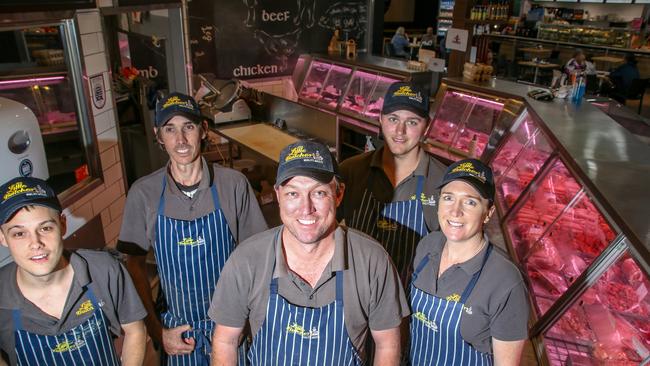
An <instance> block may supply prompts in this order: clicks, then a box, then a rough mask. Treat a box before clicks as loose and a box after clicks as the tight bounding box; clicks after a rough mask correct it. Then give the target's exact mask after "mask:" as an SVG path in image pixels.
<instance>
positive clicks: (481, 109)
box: [426, 90, 503, 160]
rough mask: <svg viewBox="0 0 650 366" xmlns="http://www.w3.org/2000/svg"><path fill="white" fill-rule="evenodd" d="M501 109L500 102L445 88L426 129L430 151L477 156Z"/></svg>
mask: <svg viewBox="0 0 650 366" xmlns="http://www.w3.org/2000/svg"><path fill="white" fill-rule="evenodd" d="M501 110H503V103H500V102H498V101H495V100H491V99H487V98H482V97H478V96H475V95H472V94H467V93H464V92H460V91H455V90H449V91H447V92H446V93H445V95H444V97H443V100H442V102H441V103H440V106H439V107H438V110H437V112H436V116H435V118H434V120H433V123H432V124H431V126H430V127H429V130H428V131H427V135H426V142H427V143H429V144H431V151H432V152H433V153H435V154H438V155H441V156H443V157H446V158H449V159H452V160H458V159H461V158H464V157H472V158H479V157H480V156H481V154H482V153H483V151H484V150H485V147H486V146H487V143H488V140H489V136H490V133H491V131H492V128H493V126H494V123H495V122H496V119H497V118H498V116H499V113H501ZM447 150H449V151H450V152H451V154H449V153H448V152H447Z"/></svg>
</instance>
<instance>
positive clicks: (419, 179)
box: [415, 175, 424, 201]
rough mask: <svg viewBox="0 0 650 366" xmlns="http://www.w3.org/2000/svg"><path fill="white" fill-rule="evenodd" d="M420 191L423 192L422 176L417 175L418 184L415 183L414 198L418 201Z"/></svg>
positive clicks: (420, 194)
mask: <svg viewBox="0 0 650 366" xmlns="http://www.w3.org/2000/svg"><path fill="white" fill-rule="evenodd" d="M422 192H424V176H423V175H418V185H417V189H416V190H415V199H416V200H418V201H420V196H422Z"/></svg>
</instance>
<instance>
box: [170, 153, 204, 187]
mask: <svg viewBox="0 0 650 366" xmlns="http://www.w3.org/2000/svg"><path fill="white" fill-rule="evenodd" d="M200 159H201V165H202V170H201V181H200V182H199V186H198V188H197V191H201V190H204V189H207V188H210V187H211V186H212V180H213V178H214V174H213V172H212V169H210V167H209V166H208V162H207V161H206V160H205V158H203V157H202V156H201V157H200ZM170 165H171V160H170V161H169V162H167V168H166V169H165V174H167V189H169V190H170V192H172V193H173V194H179V195H183V192H181V190H180V189H178V186H176V184H174V182H175V180H174V177H172V173H171V171H170V169H169V167H170Z"/></svg>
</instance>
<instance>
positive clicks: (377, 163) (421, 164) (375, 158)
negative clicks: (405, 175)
mask: <svg viewBox="0 0 650 366" xmlns="http://www.w3.org/2000/svg"><path fill="white" fill-rule="evenodd" d="M384 148H385V146H382V147H380V148H379V149H377V150H375V151H374V152H373V153H372V158H371V159H370V166H371V167H373V168H379V169H382V170H383V169H384V167H383V165H382V154H383V153H384ZM426 154H427V153H426V152H425V151H424V149H420V157H419V159H420V160H419V161H418V166H417V167H416V168H415V170H414V171H413V174H412V175H413V176H417V175H422V176H425V177H426V176H427V174H428V173H429V163H430V159H428V156H427V155H426Z"/></svg>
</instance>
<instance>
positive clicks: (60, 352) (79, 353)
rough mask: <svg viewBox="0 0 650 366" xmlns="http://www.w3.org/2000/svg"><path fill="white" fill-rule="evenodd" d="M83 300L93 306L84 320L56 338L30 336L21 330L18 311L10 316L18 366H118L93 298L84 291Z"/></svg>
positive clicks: (106, 323) (99, 309)
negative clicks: (90, 314)
mask: <svg viewBox="0 0 650 366" xmlns="http://www.w3.org/2000/svg"><path fill="white" fill-rule="evenodd" d="M86 289H87V292H86V296H87V299H88V300H90V303H91V304H92V306H93V309H94V310H93V314H92V316H91V317H90V318H88V320H86V321H84V322H83V323H81V324H79V325H77V326H76V327H74V328H72V329H70V330H68V331H67V332H64V333H62V334H59V335H54V336H48V335H42V334H36V333H31V332H28V331H26V330H24V329H23V327H22V315H21V311H20V309H14V310H13V312H12V315H13V321H14V328H15V331H14V335H15V340H16V360H17V363H18V365H27V366H34V365H37V366H38V365H46V366H57V365H62V366H69V365H72V366H76V365H102V366H103V365H107V366H109V365H119V364H120V361H119V358H118V357H117V353H116V352H115V347H114V346H113V338H112V337H111V334H110V331H109V330H108V321H107V320H106V317H105V316H104V312H103V311H102V310H101V308H100V307H99V303H98V301H97V299H96V298H95V294H94V293H93V290H92V289H91V288H90V287H86Z"/></svg>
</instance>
